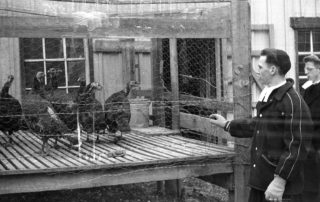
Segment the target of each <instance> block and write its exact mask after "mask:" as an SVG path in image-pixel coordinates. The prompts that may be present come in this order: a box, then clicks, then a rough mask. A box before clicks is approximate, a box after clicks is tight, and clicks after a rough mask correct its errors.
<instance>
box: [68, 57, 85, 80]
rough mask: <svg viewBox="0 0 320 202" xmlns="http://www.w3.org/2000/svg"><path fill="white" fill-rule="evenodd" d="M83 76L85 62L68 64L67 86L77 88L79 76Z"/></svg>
mask: <svg viewBox="0 0 320 202" xmlns="http://www.w3.org/2000/svg"><path fill="white" fill-rule="evenodd" d="M84 75H85V61H72V62H68V79H69V80H68V81H69V82H68V84H69V85H70V86H78V85H79V83H78V82H77V80H78V78H79V77H80V76H84Z"/></svg>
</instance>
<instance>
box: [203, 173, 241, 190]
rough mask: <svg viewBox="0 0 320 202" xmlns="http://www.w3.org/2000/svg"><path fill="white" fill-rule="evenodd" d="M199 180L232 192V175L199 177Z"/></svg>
mask: <svg viewBox="0 0 320 202" xmlns="http://www.w3.org/2000/svg"><path fill="white" fill-rule="evenodd" d="M199 178H200V179H202V180H204V181H206V182H210V183H212V184H215V185H218V186H220V187H223V188H225V189H228V190H234V188H235V187H234V183H233V182H234V176H233V175H232V174H229V173H227V174H225V173H224V174H216V175H209V176H200V177H199Z"/></svg>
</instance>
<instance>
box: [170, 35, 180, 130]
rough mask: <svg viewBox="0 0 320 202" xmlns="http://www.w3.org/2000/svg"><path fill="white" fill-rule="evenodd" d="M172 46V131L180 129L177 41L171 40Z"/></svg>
mask: <svg viewBox="0 0 320 202" xmlns="http://www.w3.org/2000/svg"><path fill="white" fill-rule="evenodd" d="M169 45H170V77H171V90H172V92H171V93H172V100H171V101H172V105H171V106H172V129H173V130H176V129H179V128H180V127H179V78H178V75H179V70H178V68H179V67H178V47H177V39H173V38H171V39H169Z"/></svg>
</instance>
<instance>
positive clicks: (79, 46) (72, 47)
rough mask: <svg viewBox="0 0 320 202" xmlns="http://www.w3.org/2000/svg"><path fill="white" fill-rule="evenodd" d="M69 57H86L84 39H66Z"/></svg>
mask: <svg viewBox="0 0 320 202" xmlns="http://www.w3.org/2000/svg"><path fill="white" fill-rule="evenodd" d="M66 43H67V57H68V58H84V51H83V39H66Z"/></svg>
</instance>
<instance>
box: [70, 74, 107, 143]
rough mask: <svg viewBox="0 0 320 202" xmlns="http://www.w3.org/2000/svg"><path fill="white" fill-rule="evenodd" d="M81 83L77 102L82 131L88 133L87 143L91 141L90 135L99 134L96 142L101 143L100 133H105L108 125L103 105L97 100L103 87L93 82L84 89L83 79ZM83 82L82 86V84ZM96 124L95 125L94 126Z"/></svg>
mask: <svg viewBox="0 0 320 202" xmlns="http://www.w3.org/2000/svg"><path fill="white" fill-rule="evenodd" d="M78 81H79V82H80V89H79V91H81V92H78V97H77V99H76V100H77V102H78V110H79V119H80V124H81V126H82V129H83V130H84V131H85V132H87V141H89V134H90V133H98V135H97V139H96V140H95V141H96V142H99V133H101V132H102V133H104V132H105V129H106V127H107V126H106V124H105V120H104V112H103V108H102V104H101V103H100V102H99V101H98V100H97V99H96V98H95V92H96V91H97V90H101V89H102V86H101V85H100V84H99V83H98V82H91V83H89V84H88V85H87V86H86V87H85V88H81V85H82V87H83V85H84V84H83V79H79V80H78ZM81 82H82V84H81ZM93 123H94V124H93Z"/></svg>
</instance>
